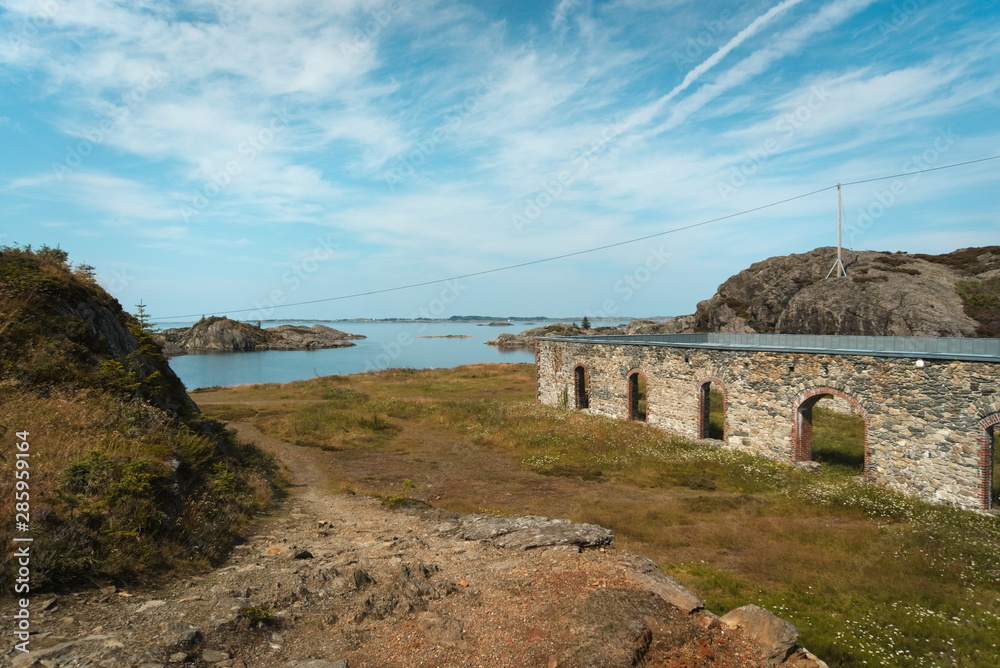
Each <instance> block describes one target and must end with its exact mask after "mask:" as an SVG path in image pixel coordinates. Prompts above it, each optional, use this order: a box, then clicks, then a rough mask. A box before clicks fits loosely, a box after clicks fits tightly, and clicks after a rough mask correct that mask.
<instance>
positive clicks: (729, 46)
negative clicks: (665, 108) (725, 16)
mask: <svg viewBox="0 0 1000 668" xmlns="http://www.w3.org/2000/svg"><path fill="white" fill-rule="evenodd" d="M800 2H802V0H785V1H784V2H782V3H781V4H778V5H775V6H774V7H772V8H771V9H769V10H767V11H766V12H764V13H763V14H761V15H760V16H758V17H757V18H756V19H754V20H753V22H752V23H751V24H750V25H748V26H747V27H746V28H744V29H743V30H741V31H739V32H738V33H736V36H735V37H733V38H732V39H731V40H729V41H728V42H726V43H725V45H724V46H723V47H722V48H721V49H719V50H718V51H716V52H715V53H713V54H712V55H711V56H709V57H708V58H706V59H705V61H704V62H702V63H701V64H700V65H697V66H695V68H694V69H692V70H691V71H690V72H688V73H687V75H686V76H685V77H684V80H683V81H681V82H680V83H679V84H677V85H676V86H675V87H674V89H673V90H672V91H670V92H669V93H667V94H666V95H664V96H663V97H662V98H660V103H661V104H662V103H666V102H669V101H670V100H672V99H673V98H674V96H676V95H677V94H678V93H680V92H682V91H683V90H685V89H686V88H687V87H688V86H690V85H691V84H693V83H694V82H695V81H697V80H698V79H699V78H700V77H701V75H702V74H704V73H705V72H707V71H708V70H710V69H711V68H713V67H715V66H716V65H717V64H718V63H719V61H720V60H722V59H723V58H725V57H726V55H727V54H728V53H729V52H730V51H732V50H733V49H735V48H736V47H738V46H739V45H740V44H742V43H743V42H745V41H746V40H747V39H749V38H750V37H753V36H754V35H756V34H757V33H758V32H760V30H761V28H763V27H764V26H766V25H767V24H768V23H770V22H771V21H773V20H774V19H775V18H776V17H777V16H778V15H780V14H782V13H784V12H786V11H787V10H789V9H791V8H792V7H794V6H795V5H797V4H799V3H800Z"/></svg>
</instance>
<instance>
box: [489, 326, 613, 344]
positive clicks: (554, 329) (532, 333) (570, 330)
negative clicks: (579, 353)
mask: <svg viewBox="0 0 1000 668" xmlns="http://www.w3.org/2000/svg"><path fill="white" fill-rule="evenodd" d="M621 333H622V332H621V330H620V329H619V328H617V327H594V328H592V329H583V328H582V327H580V326H579V325H577V324H574V323H565V322H557V323H553V324H551V325H542V326H541V327H534V328H532V329H528V330H525V331H523V332H521V333H519V334H511V333H510V332H504V333H503V334H501V335H499V336H498V337H497V338H495V339H491V340H490V341H487V342H486V345H488V346H496V347H497V348H506V349H517V348H527V349H534V347H535V338H536V337H539V336H585V335H591V336H592V335H596V334H621Z"/></svg>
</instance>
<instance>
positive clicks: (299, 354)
mask: <svg viewBox="0 0 1000 668" xmlns="http://www.w3.org/2000/svg"><path fill="white" fill-rule="evenodd" d="M190 324H192V323H170V324H166V323H163V324H161V326H162V327H185V326H188V325H190ZM278 324H284V323H271V326H275V325H278ZM290 324H307V325H308V324H312V323H302V322H301V321H295V322H292V323H290ZM321 324H324V325H327V326H329V327H333V328H334V329H339V330H341V331H344V332H350V333H351V334H362V335H364V336H367V337H368V338H366V339H358V340H356V341H354V343H355V344H356V345H355V346H354V347H353V348H330V349H327V350H266V351H262V352H257V353H202V354H198V355H181V356H179V357H173V358H171V360H170V366H171V367H172V368H173V370H174V372H175V373H176V374H177V375H178V376H180V378H181V380H182V381H184V385H185V386H187V388H188V389H189V390H193V389H195V388H199V387H211V386H213V385H223V386H225V385H246V384H250V383H287V382H290V381H293V380H305V379H308V378H315V377H317V376H329V375H332V374H350V373H362V372H365V371H372V370H376V369H386V368H389V367H409V368H413V369H434V368H441V367H447V368H450V367H455V366H459V365H462V364H478V363H482V362H534V361H535V355H534V352H532V351H525V350H515V351H501V350H499V349H497V348H495V347H493V346H488V345H486V342H487V341H489V340H490V339H495V338H496V337H497V336H498V335H499V334H500V333H501V332H511V333H515V334H516V333H518V332H522V331H524V330H525V329H530V328H531V327H534V326H536V325H530V324H528V325H526V324H524V323H515V324H514V325H513V326H512V327H489V326H483V325H476V324H472V323H414V322H405V323H389V322H366V323H355V322H343V323H338V322H334V323H330V322H326V323H321ZM602 324H603V323H602ZM448 334H464V335H467V336H469V337H470V338H467V339H440V338H431V339H425V338H419V337H424V336H445V335H448Z"/></svg>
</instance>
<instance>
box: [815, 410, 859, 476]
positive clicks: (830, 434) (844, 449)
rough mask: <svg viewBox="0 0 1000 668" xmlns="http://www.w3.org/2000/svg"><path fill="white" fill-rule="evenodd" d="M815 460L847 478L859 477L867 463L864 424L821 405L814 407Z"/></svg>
mask: <svg viewBox="0 0 1000 668" xmlns="http://www.w3.org/2000/svg"><path fill="white" fill-rule="evenodd" d="M813 460H814V461H817V462H820V463H822V464H826V465H827V466H828V467H829V468H831V469H833V470H836V471H838V472H840V473H843V474H845V475H859V474H860V473H861V472H862V470H863V469H864V463H865V420H864V418H863V417H861V416H860V415H856V414H854V413H841V412H838V411H834V410H831V409H829V408H827V407H825V406H823V405H822V402H821V403H819V404H817V405H816V406H814V407H813Z"/></svg>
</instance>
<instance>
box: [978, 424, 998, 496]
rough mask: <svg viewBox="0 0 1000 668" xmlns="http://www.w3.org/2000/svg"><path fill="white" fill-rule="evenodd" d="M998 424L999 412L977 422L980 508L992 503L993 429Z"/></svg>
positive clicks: (993, 473) (993, 474)
mask: <svg viewBox="0 0 1000 668" xmlns="http://www.w3.org/2000/svg"><path fill="white" fill-rule="evenodd" d="M998 424H1000V412H997V413H993V414H992V415H987V416H986V417H984V418H983V419H982V420H980V421H979V424H978V425H976V426H977V428H978V430H979V503H978V505H977V507H978V508H979V509H980V510H989V509H990V508H991V507H992V505H993V497H992V490H993V476H995V475H996V471H994V470H993V430H994V428H995V427H996V425H998Z"/></svg>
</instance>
